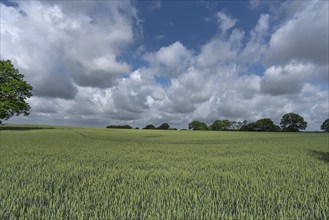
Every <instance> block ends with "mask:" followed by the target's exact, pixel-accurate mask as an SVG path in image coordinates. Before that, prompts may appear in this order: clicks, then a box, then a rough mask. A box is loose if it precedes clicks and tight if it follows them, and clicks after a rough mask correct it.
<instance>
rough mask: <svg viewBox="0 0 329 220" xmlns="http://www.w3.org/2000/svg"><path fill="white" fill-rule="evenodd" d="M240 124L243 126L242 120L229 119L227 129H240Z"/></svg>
mask: <svg viewBox="0 0 329 220" xmlns="http://www.w3.org/2000/svg"><path fill="white" fill-rule="evenodd" d="M242 126H243V122H241V121H231V122H230V129H229V130H234V131H236V130H240V128H241V127H242Z"/></svg>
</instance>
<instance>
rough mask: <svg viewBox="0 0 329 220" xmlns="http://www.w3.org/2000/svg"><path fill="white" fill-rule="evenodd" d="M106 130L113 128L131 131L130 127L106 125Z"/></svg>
mask: <svg viewBox="0 0 329 220" xmlns="http://www.w3.org/2000/svg"><path fill="white" fill-rule="evenodd" d="M106 128H114V129H132V127H131V126H130V125H108V126H106Z"/></svg>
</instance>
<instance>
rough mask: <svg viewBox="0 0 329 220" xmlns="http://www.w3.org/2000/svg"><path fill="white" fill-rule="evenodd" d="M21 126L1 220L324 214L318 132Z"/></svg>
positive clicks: (2, 157)
mask: <svg viewBox="0 0 329 220" xmlns="http://www.w3.org/2000/svg"><path fill="white" fill-rule="evenodd" d="M18 128H19V127H18ZM21 128H22V129H9V130H2V131H0V132H1V134H0V138H1V145H0V219H328V218H329V206H328V204H329V153H328V152H329V149H328V134H325V133H281V132H278V133H267V132H264V133H258V132H251V133H249V132H202V131H200V132H196V131H194V132H193V131H156V130H112V129H84V128H71V127H55V128H53V129H51V128H50V127H28V128H27V127H21ZM23 128H24V129H23ZM41 128H43V129H41Z"/></svg>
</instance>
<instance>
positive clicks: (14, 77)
mask: <svg viewBox="0 0 329 220" xmlns="http://www.w3.org/2000/svg"><path fill="white" fill-rule="evenodd" d="M23 78H24V75H23V74H21V73H20V72H19V71H18V69H15V67H14V65H13V64H12V63H11V61H10V60H0V123H1V120H7V119H9V118H11V117H12V116H15V115H16V116H18V115H20V114H23V115H24V116H26V115H29V113H30V112H29V110H30V105H29V104H28V103H27V102H26V99H27V98H29V97H31V96H32V93H31V90H32V86H31V85H29V84H28V83H27V82H26V81H24V79H23Z"/></svg>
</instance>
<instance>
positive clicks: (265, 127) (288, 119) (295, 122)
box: [107, 112, 329, 132]
mask: <svg viewBox="0 0 329 220" xmlns="http://www.w3.org/2000/svg"><path fill="white" fill-rule="evenodd" d="M306 127H307V122H306V121H305V120H304V118H303V117H302V116H300V115H299V114H297V113H293V112H291V113H288V114H285V115H283V116H282V119H281V122H280V126H279V125H276V124H274V122H273V121H272V120H271V119H270V118H262V119H259V120H257V121H255V122H248V121H246V120H244V121H229V120H227V119H225V120H215V121H214V122H213V123H212V124H211V125H209V126H208V125H207V124H206V123H205V122H202V121H198V120H194V121H192V122H190V123H189V124H188V129H189V130H195V131H198V130H199V131H200V130H203V131H265V132H266V131H267V132H280V131H284V132H298V131H300V130H305V129H306ZM107 128H116V129H118V128H119V129H120V128H123V129H133V127H132V126H130V125H109V126H107ZM135 129H139V128H138V127H137V128H135ZM143 129H151V130H152V129H153V130H177V129H176V128H171V127H170V126H169V124H168V123H163V124H161V125H160V126H159V127H156V126H154V125H153V124H148V125H146V126H145V127H144V128H143ZM182 130H186V129H182ZM321 130H323V131H325V132H329V118H328V119H326V120H325V121H324V122H323V123H322V125H321Z"/></svg>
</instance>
